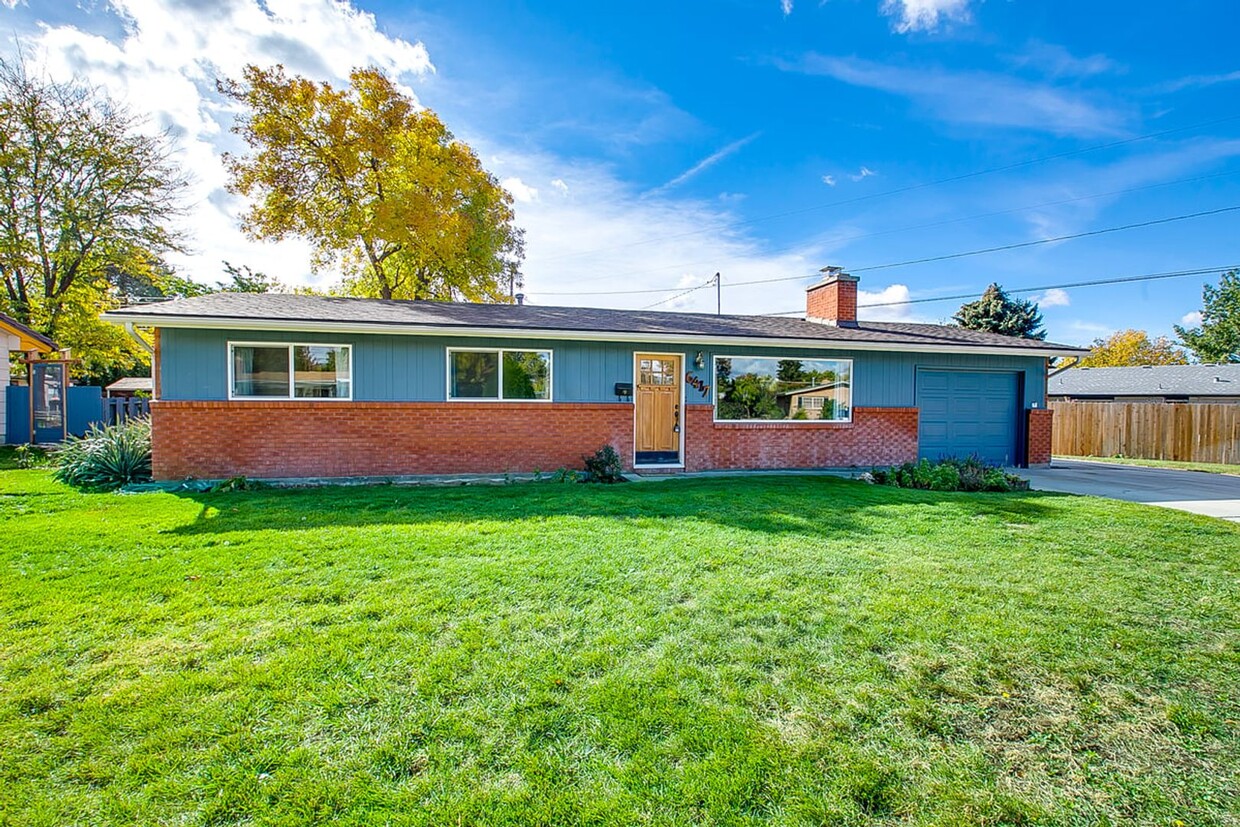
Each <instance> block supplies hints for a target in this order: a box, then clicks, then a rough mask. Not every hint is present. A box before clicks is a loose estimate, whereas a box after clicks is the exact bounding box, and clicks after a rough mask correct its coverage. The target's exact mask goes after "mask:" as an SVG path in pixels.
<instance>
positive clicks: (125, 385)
mask: <svg viewBox="0 0 1240 827" xmlns="http://www.w3.org/2000/svg"><path fill="white" fill-rule="evenodd" d="M154 390H155V380H154V379H152V378H151V377H149V376H123V377H121V378H120V379H117V380H116V381H115V382H113V383H112V384H111V385H108V386H107V387H105V388H104V389H103V395H104V396H106V397H108V398H109V399H129V398H131V397H134V396H136V395H138V394H145V395H147V396H150V395H151V392H152V391H154Z"/></svg>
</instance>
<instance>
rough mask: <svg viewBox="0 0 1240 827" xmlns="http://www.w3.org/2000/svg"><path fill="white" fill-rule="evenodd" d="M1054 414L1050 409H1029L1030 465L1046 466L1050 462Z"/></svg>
mask: <svg viewBox="0 0 1240 827" xmlns="http://www.w3.org/2000/svg"><path fill="white" fill-rule="evenodd" d="M1054 415H1055V412H1054V411H1052V410H1051V409H1050V408H1030V409H1029V428H1028V434H1029V453H1028V461H1029V464H1030V465H1046V464H1047V463H1049V462H1050V461H1051V431H1052V429H1053V428H1054Z"/></svg>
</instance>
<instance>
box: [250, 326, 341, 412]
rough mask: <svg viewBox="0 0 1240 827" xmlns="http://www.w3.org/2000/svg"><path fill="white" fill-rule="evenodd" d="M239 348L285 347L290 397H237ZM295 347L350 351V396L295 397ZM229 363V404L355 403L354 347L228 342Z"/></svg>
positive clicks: (306, 343) (314, 343) (292, 343)
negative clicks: (235, 351)
mask: <svg viewBox="0 0 1240 827" xmlns="http://www.w3.org/2000/svg"><path fill="white" fill-rule="evenodd" d="M238 347H270V348H276V347H284V348H287V349H288V396H237V395H236V394H235V393H234V392H233V391H234V390H235V389H236V387H237V385H236V376H235V375H234V374H235V371H234V369H233V349H234V348H238ZM295 347H336V348H341V349H343V350H347V351H349V380H348V381H349V395H348V396H294V395H293V393H294V389H295V388H296V382H297V376H296V373H295V372H294V371H293V348H295ZM225 358H226V359H227V361H228V401H229V402H329V403H330V402H352V401H353V373H354V372H353V345H351V344H342V343H341V342H233V341H230V342H228V347H227V348H225Z"/></svg>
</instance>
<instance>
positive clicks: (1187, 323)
mask: <svg viewBox="0 0 1240 827" xmlns="http://www.w3.org/2000/svg"><path fill="white" fill-rule="evenodd" d="M1201 321H1202V315H1201V311H1200V310H1194V311H1192V312H1191V313H1185V314H1184V315H1183V316H1181V317H1180V324H1181V325H1183V326H1184V327H1197V326H1198V325H1200V324H1201Z"/></svg>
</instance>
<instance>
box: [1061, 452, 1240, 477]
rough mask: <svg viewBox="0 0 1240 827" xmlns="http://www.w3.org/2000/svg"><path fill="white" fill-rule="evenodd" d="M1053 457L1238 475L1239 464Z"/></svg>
mask: <svg viewBox="0 0 1240 827" xmlns="http://www.w3.org/2000/svg"><path fill="white" fill-rule="evenodd" d="M1055 459H1079V460H1084V461H1086V462H1109V463H1112V464H1114V465H1139V466H1142V467H1144V468H1172V469H1175V470H1177V471H1205V472H1206V473H1209V474H1237V475H1240V465H1229V464H1224V463H1221V462H1178V461H1176V460H1170V459H1134V458H1133V457H1060V456H1057V457H1055Z"/></svg>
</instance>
